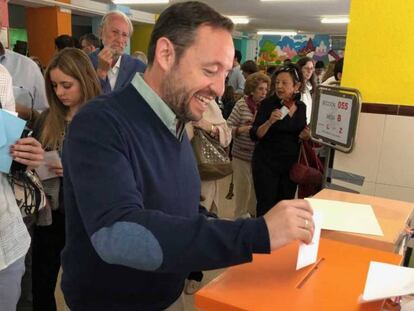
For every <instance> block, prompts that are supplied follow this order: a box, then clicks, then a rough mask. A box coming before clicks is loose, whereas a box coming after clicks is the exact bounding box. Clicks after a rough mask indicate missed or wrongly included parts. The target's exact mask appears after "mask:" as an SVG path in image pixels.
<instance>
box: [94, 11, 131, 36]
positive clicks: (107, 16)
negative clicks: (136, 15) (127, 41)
mask: <svg viewBox="0 0 414 311" xmlns="http://www.w3.org/2000/svg"><path fill="white" fill-rule="evenodd" d="M115 16H117V17H120V18H122V19H123V20H124V21H125V22H126V23H127V24H128V28H129V36H131V35H132V33H133V32H134V26H132V22H131V20H130V19H129V17H128V16H127V15H126V14H125V13H123V12H121V11H110V12H108V13H106V14H105V15H104V16H103V17H102V21H101V29H103V28H104V27H105V25H106V24H108V22H109V21H110V20H111V18H112V17H115Z"/></svg>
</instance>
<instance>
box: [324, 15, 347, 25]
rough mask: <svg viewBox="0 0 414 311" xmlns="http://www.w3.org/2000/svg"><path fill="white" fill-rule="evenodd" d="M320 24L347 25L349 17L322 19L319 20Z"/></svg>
mask: <svg viewBox="0 0 414 311" xmlns="http://www.w3.org/2000/svg"><path fill="white" fill-rule="evenodd" d="M321 23H322V24H348V23H349V17H324V18H322V19H321Z"/></svg>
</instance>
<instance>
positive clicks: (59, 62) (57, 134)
mask: <svg viewBox="0 0 414 311" xmlns="http://www.w3.org/2000/svg"><path fill="white" fill-rule="evenodd" d="M56 68H58V69H59V70H61V71H62V72H63V73H64V74H66V75H68V76H71V77H72V78H74V79H75V80H77V81H78V82H79V84H80V91H81V97H80V100H81V103H82V105H83V104H85V103H86V102H87V101H89V100H91V99H92V98H94V97H96V96H98V95H100V94H101V85H100V83H99V79H98V76H97V74H96V72H95V69H94V68H93V66H92V63H91V61H90V59H89V57H88V56H87V55H86V54H85V52H83V51H82V50H79V49H75V48H65V49H63V50H61V51H60V52H59V53H57V54H56V55H55V56H54V57H53V59H52V60H51V61H50V63H49V65H48V67H47V68H46V72H45V85H46V96H47V100H48V102H49V113H48V114H47V116H46V119H45V121H44V125H43V129H42V131H41V135H40V142H41V144H42V145H43V146H44V147H47V148H50V149H57V148H58V147H59V146H60V145H61V143H62V139H63V137H62V133H63V132H64V128H65V119H66V115H67V113H68V112H69V108H68V107H66V106H65V105H63V104H62V102H61V101H60V100H59V98H58V97H57V96H56V92H55V90H54V88H53V85H52V81H51V78H50V72H51V71H52V70H53V69H56Z"/></svg>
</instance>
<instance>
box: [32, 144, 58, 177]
mask: <svg viewBox="0 0 414 311" xmlns="http://www.w3.org/2000/svg"><path fill="white" fill-rule="evenodd" d="M57 164H60V165H61V164H62V162H61V160H60V156H59V153H58V152H57V151H56V150H54V151H48V152H45V153H44V160H43V163H42V164H41V165H40V166H39V167H38V168H36V173H37V174H38V175H39V178H40V180H46V179H50V178H54V177H57V175H56V174H55V172H53V171H50V170H49V166H48V165H57Z"/></svg>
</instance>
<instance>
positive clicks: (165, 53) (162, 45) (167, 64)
mask: <svg viewBox="0 0 414 311" xmlns="http://www.w3.org/2000/svg"><path fill="white" fill-rule="evenodd" d="M154 60H155V61H156V62H157V63H158V64H159V66H160V67H161V68H162V69H163V70H164V71H169V70H170V69H171V68H172V67H173V66H174V63H175V49H174V44H173V43H172V42H171V41H170V40H169V39H168V38H166V37H161V38H159V39H158V40H157V44H156V47H155V55H154Z"/></svg>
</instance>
